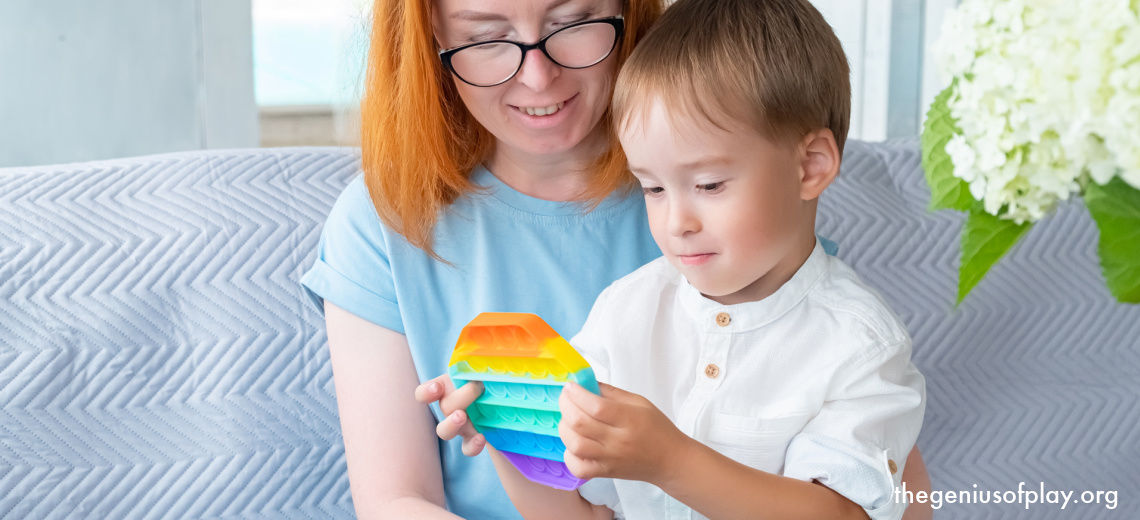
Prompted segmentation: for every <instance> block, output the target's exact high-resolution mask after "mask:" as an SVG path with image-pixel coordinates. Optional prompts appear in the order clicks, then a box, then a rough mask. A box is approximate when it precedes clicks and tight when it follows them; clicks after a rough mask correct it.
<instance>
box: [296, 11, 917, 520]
mask: <svg viewBox="0 0 1140 520" xmlns="http://www.w3.org/2000/svg"><path fill="white" fill-rule="evenodd" d="M662 9H663V7H662V5H661V3H660V0H625V2H624V4H623V2H622V1H621V0H526V1H520V0H379V1H377V3H376V5H375V7H374V13H375V14H374V20H373V37H372V46H371V50H370V54H369V74H368V79H367V87H366V94H365V98H364V101H363V103H362V113H363V117H364V126H363V154H364V155H363V167H364V172H365V173H364V175H363V176H362V177H360V178H357V179H355V180H354V181H353V182H352V183H351V184H350V185H349V186H348V187H347V188H346V189H345V190H344V192H343V193H342V194H341V196H340V198H339V199H338V200H337V202H336V204H335V205H334V207H333V209H332V210H331V211H330V213H329V217H328V221H327V222H326V224H325V228H324V231H323V232H322V236H321V241H320V245H319V253H318V259H317V261H316V264H315V265H314V266H313V268H312V269H311V270H310V271H309V272H308V273H306V274H305V276H304V278H303V279H302V283H304V284H305V286H306V287H307V288H308V289H309V290H310V291H311V296H312V297H313V298H314V299H315V300H316V301H317V302H318V303H320V302H321V300H322V299H323V300H324V302H323V305H324V307H323V308H324V310H325V314H326V323H327V327H328V337H329V348H330V351H331V354H332V364H333V373H334V379H335V384H336V392H337V403H338V407H339V411H340V418H341V427H342V431H343V435H344V441H345V451H346V457H347V459H348V472H349V482H350V484H351V488H352V496H353V502H354V506H355V508H356V512H357V515H358V516H359V517H361V518H388V517H391V518H423V519H434V518H441V519H442V518H456V515H458V516H459V517H462V518H518V514H517V513H516V512H515V511H514V508H513V506H512V505H511V504H510V502H509V500H508V499H507V497H506V494H505V493H504V492H503V490H502V487H501V485H500V484H499V481H498V478H497V477H496V474H495V471H494V469H493V467H492V465H491V462H490V460H489V459H488V458H487V457H468V456H466V455H465V453H466V454H467V455H474V454H475V453H478V452H479V451H480V450H481V449H482V447H483V444H482V438H481V436H476V435H474V431H473V430H472V429H471V427H470V425H469V424H467V423H465V422H464V421H463V419H464V418H463V417H462V415H461V414H459V416H458V419H459V421H458V422H456V421H455V420H454V419H452V418H448V419H447V420H444V419H445V417H448V415H447V414H449V413H450V412H451V411H453V410H455V409H456V408H457V406H458V405H462V404H467V403H469V402H470V401H471V400H473V399H474V398H475V396H476V395H477V393H478V392H479V388H478V387H475V386H468V387H464V388H463V389H460V390H458V391H456V390H454V389H452V388H450V387H449V386H448V385H447V378H445V377H442V378H441V377H439V376H440V375H441V374H446V366H447V361H448V358H449V357H450V352H451V349H452V347H453V345H454V341H455V338H456V337H457V336H458V333H459V330H460V329H461V328H462V327H463V325H464V324H466V322H467V321H469V320H470V319H471V318H473V317H474V316H475V315H477V314H478V313H480V312H484V311H520V312H534V313H536V314H539V315H540V316H542V317H543V318H544V319H546V321H548V322H549V323H550V324H551V325H552V326H553V327H554V328H555V329H556V330H558V331H559V332H561V333H562V334H563V335H564V336H565V337H571V336H572V335H573V334H574V333H575V332H577V330H578V329H579V328H580V327H581V325H582V322H583V321H584V320H585V317H586V314H587V312H588V311H589V309H590V307H591V305H592V304H593V301H594V298H595V297H596V296H597V294H598V293H599V292H601V290H602V289H603V288H605V287H606V286H607V285H609V283H610V282H612V281H613V280H616V279H617V278H620V277H621V276H623V275H625V274H627V273H629V272H631V271H632V270H633V269H635V268H637V267H639V266H640V265H642V264H644V263H645V262H647V261H649V260H651V259H653V258H655V257H657V256H660V251H659V250H658V249H657V247H656V245H655V244H654V242H653V240H652V237H651V236H650V233H649V230H648V225H647V221H646V217H645V207H644V201H643V199H642V197H641V196H640V194H638V193H634V192H633V191H632V190H630V189H629V188H631V187H632V184H631V180H630V177H628V176H627V174H626V172H625V171H624V166H625V158H624V156H623V155H622V154H621V152H620V150H619V149H618V147H617V145H616V142H617V141H616V138H615V137H614V135H613V133H612V130H611V125H610V122H609V120H608V110H607V109H608V105H609V99H610V88H611V85H612V80H613V78H614V75H615V73H616V71H617V69H618V67H619V66H620V64H621V62H622V61H623V60H624V59H625V57H626V56H628V54H629V52H630V51H631V50H632V48H633V46H634V45H635V44H636V42H637V41H638V40H639V39H640V38H641V37H642V36H643V35H644V33H645V32H646V31H647V30H648V27H649V26H650V25H651V24H652V22H653V21H654V20H656V18H657V16H658V15H659V14H660V12H661V10H662ZM492 40H498V41H499V42H498V43H495V42H492ZM503 41H509V42H534V44H533V45H523V44H519V43H509V42H503ZM441 49H442V50H443V52H440V50H441ZM433 379H434V380H433ZM429 380H433V381H429ZM425 381H427V383H424V384H423V385H421V382H425ZM413 395H414V396H415V398H414V399H413ZM417 399H418V400H419V401H421V402H431V403H434V402H435V401H440V405H441V406H442V410H441V409H440V407H439V406H436V405H434V404H433V405H432V406H431V407H430V408H429V407H425V406H423V405H422V404H420V402H417ZM433 429H434V431H433ZM437 434H438V435H439V436H440V437H443V438H446V439H453V438H454V437H455V436H457V435H463V437H464V442H456V441H452V442H440V441H438V439H437V437H436V435H437ZM912 455H913V456H912V457H910V458H908V464H907V465H906V467H905V471H906V474H905V475H904V479H906V480H907V481H908V489H909V490H917V489H922V488H923V487H929V483H926V482H925V469H924V468H923V467H922V465H921V459H919V458H917V450H916V451H915V452H914V453H913V454H912ZM908 477H909V478H908ZM927 508H928V509H927V510H929V506H927ZM914 512H917V508H911V511H908V513H914ZM915 518H918V517H915Z"/></svg>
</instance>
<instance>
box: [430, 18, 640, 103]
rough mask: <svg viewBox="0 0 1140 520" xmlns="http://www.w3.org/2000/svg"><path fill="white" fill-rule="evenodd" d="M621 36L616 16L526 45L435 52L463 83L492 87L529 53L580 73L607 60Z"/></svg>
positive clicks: (515, 69)
mask: <svg viewBox="0 0 1140 520" xmlns="http://www.w3.org/2000/svg"><path fill="white" fill-rule="evenodd" d="M624 32H625V19H624V18H623V17H622V16H621V15H618V16H612V17H609V18H598V19H594V20H586V21H584V22H578V23H573V24H570V25H567V26H566V27H563V28H561V29H558V30H557V31H554V32H552V33H550V34H548V35H546V36H545V37H543V38H542V39H541V40H538V41H537V42H535V43H532V44H530V45H527V44H525V43H519V42H515V41H511V40H491V41H486V42H477V43H472V44H469V45H463V46H460V47H452V48H450V49H444V50H441V51H439V59H440V60H442V61H443V66H444V68H446V69H448V70H450V71H451V73H452V74H455V77H457V78H459V79H460V80H461V81H463V82H464V83H467V84H468V85H472V86H476V87H493V86H495V85H499V84H502V83H505V82H507V80H509V79H511V78H513V77H515V74H518V72H519V70H520V69H522V64H523V59H524V58H525V57H526V53H528V52H530V51H531V49H538V50H540V51H542V53H543V54H545V55H546V57H547V58H550V61H552V62H554V63H555V64H556V65H558V66H560V67H563V68H567V69H584V68H586V67H590V66H593V65H597V64H598V63H600V62H601V61H602V60H604V59H606V58H607V57H609V55H610V53H612V52H613V50H614V48H615V47H617V42H618V39H619V38H621V36H622V34H623V33H624Z"/></svg>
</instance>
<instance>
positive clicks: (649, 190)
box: [641, 186, 665, 196]
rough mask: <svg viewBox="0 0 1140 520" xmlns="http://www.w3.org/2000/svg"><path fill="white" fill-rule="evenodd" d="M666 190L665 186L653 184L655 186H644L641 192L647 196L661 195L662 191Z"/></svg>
mask: <svg viewBox="0 0 1140 520" xmlns="http://www.w3.org/2000/svg"><path fill="white" fill-rule="evenodd" d="M664 191H665V188H661V187H658V186H653V187H649V188H642V189H641V193H644V194H645V195H646V196H650V195H660V194H661V193H662V192H664Z"/></svg>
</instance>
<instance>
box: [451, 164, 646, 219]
mask: <svg viewBox="0 0 1140 520" xmlns="http://www.w3.org/2000/svg"><path fill="white" fill-rule="evenodd" d="M471 182H473V183H475V184H476V185H478V186H482V187H485V188H488V194H489V195H491V196H493V197H494V198H496V199H498V200H499V201H500V202H502V203H503V204H506V205H507V206H510V207H512V208H514V209H517V210H519V211H523V212H526V213H532V214H536V215H545V216H550V217H565V216H572V215H582V214H583V213H584V210H583V208H582V206H581V205H580V204H579V203H577V202H573V201H557V200H544V199H539V198H536V197H532V196H530V195H527V194H525V193H522V192H520V191H518V190H516V189H514V188H512V187H510V186H508V185H507V183H505V182H503V181H502V180H500V179H499V178H498V177H496V176H495V174H493V173H491V171H490V170H488V169H487V168H486V167H485V166H483V165H482V164H480V165H479V166H476V167H475V170H474V171H472V172H471ZM634 198H635V197H632V196H625V197H623V196H621V195H620V194H618V193H611V194H610V195H609V196H608V197H606V199H605V200H603V201H602V203H601V204H599V205H598V207H597V208H595V209H594V211H593V212H591V213H598V212H601V211H604V210H609V209H611V208H614V207H615V206H619V205H622V204H628V203H630V202H631V201H632V200H633V199H634Z"/></svg>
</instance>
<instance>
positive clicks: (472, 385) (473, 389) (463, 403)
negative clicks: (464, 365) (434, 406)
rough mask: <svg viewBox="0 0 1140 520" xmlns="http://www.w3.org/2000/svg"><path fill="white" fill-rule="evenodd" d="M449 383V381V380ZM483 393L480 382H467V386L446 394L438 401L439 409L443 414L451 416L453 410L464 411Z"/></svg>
mask: <svg viewBox="0 0 1140 520" xmlns="http://www.w3.org/2000/svg"><path fill="white" fill-rule="evenodd" d="M449 381H450V379H449ZM482 393H483V383H482V382H480V381H468V382H467V384H465V385H463V386H461V387H459V388H456V389H455V391H453V392H448V393H447V394H446V395H444V396H443V399H440V400H439V409H440V410H442V411H443V413H445V414H451V412H454V411H455V410H466V409H467V407H468V406H471V403H474V402H475V399H478V398H479V395H481V394H482Z"/></svg>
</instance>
